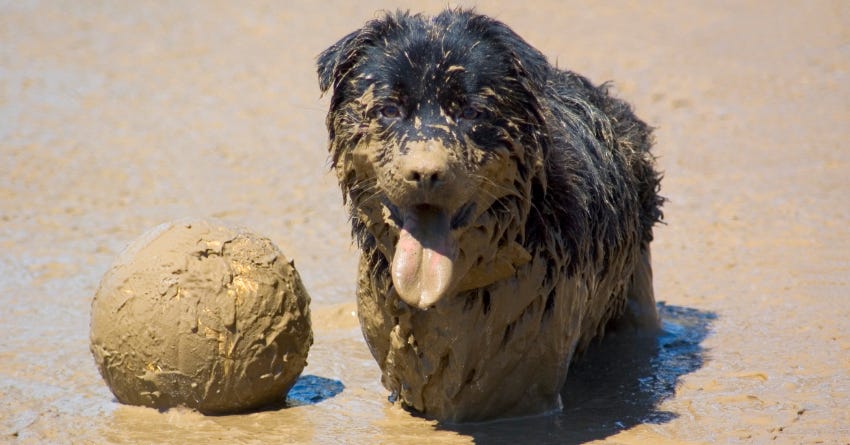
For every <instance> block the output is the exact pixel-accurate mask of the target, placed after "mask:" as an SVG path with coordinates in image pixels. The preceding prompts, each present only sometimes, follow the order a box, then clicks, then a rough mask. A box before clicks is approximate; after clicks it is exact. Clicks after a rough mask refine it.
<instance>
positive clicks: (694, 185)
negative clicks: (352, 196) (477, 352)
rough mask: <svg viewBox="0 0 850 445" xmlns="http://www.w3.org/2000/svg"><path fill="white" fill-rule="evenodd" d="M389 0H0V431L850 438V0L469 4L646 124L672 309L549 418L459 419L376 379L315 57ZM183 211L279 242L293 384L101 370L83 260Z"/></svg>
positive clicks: (90, 267)
mask: <svg viewBox="0 0 850 445" xmlns="http://www.w3.org/2000/svg"><path fill="white" fill-rule="evenodd" d="M443 3H444V2H437V1H434V2H430V1H429V2H421V3H415V2H403V4H404V6H405V7H410V8H411V9H415V10H425V11H431V12H433V11H436V10H437V9H438V8H439V7H441V6H442V5H443ZM382 7H386V5H385V4H380V3H379V2H374V1H361V2H357V3H356V4H355V3H353V2H352V3H341V2H331V3H326V4H322V5H321V6H318V5H313V4H311V3H310V2H298V3H294V2H288V3H287V4H284V2H259V1H258V2H252V3H250V4H248V5H243V6H240V7H237V6H235V3H232V2H200V1H199V2H161V3H145V4H136V3H127V2H122V3H115V4H111V3H105V4H100V3H97V4H95V3H94V2H92V3H87V4H81V3H80V2H62V1H55V2H37V1H15V2H12V1H0V274H1V275H0V276H2V278H0V295H2V296H0V301H2V310H0V325H2V326H3V328H4V329H3V331H4V335H3V336H2V338H0V442H12V443H16V442H20V443H69V442H74V443H110V442H112V443H135V442H155V443H168V442H173V443H186V442H189V441H196V442H199V443H207V442H214V441H222V442H241V443H274V442H283V443H340V442H350V443H419V442H421V441H423V440H425V439H427V440H428V441H429V442H433V443H493V442H496V443H498V442H500V441H514V440H515V439H517V438H519V439H523V440H534V441H536V442H542V443H545V442H551V443H572V442H586V441H594V440H599V441H608V442H611V443H734V442H741V443H751V442H753V443H762V442H768V441H770V442H772V443H840V444H841V443H850V426H848V425H850V323H848V320H850V295H848V294H850V260H848V258H850V256H848V253H847V252H848V247H850V229H849V228H848V227H850V198H848V197H847V190H848V189H850V180H848V179H847V171H850V150H848V148H847V143H848V140H850V129H848V125H847V122H850V106H848V104H850V87H848V86H847V85H848V81H850V72H849V71H848V70H850V7H848V5H847V3H846V2H841V1H835V2H807V3H804V4H802V3H801V4H796V5H782V4H771V6H770V7H768V6H767V5H765V4H759V3H752V4H751V3H740V2H735V3H731V4H711V5H706V4H703V3H702V2H669V3H668V2H650V3H642V4H628V5H626V4H620V3H617V4H615V5H606V4H599V5H588V4H574V5H564V4H562V2H555V1H551V2H548V1H541V2H535V3H534V4H533V5H531V4H525V3H523V4H517V3H516V2H492V3H487V4H482V5H479V9H480V10H481V11H483V12H486V13H489V14H492V15H496V16H497V17H498V18H500V19H502V20H504V21H506V22H508V23H509V24H511V25H512V26H513V27H514V28H515V29H516V30H517V31H518V32H519V33H520V34H521V35H523V36H525V37H526V38H527V39H528V40H529V41H530V42H531V43H533V44H534V45H535V46H537V47H539V48H540V49H541V50H542V51H543V52H544V53H545V54H547V55H548V56H549V57H550V58H551V59H552V60H557V61H558V63H559V65H560V66H564V67H570V68H573V69H576V70H578V71H580V72H582V73H584V74H586V75H588V76H590V77H591V78H592V79H594V80H596V81H600V82H601V81H604V80H615V81H616V87H617V91H618V94H620V95H621V96H624V97H627V98H629V100H630V101H632V102H633V103H634V104H635V107H636V109H637V112H638V114H639V115H640V116H643V117H644V118H645V119H646V120H647V121H648V122H650V123H651V124H653V125H655V126H657V127H658V130H657V139H658V144H657V153H658V154H659V156H660V160H659V162H660V165H661V167H662V168H663V169H664V170H665V171H666V176H665V181H664V192H665V194H666V196H668V197H669V199H670V202H669V203H668V205H667V206H666V208H665V214H666V219H667V222H668V224H667V225H666V226H662V227H660V228H659V229H658V231H657V236H656V238H657V239H656V242H655V245H654V247H653V259H654V262H655V278H656V295H657V297H658V299H659V300H661V301H663V302H664V304H663V306H662V307H661V313H662V316H663V317H664V319H665V332H664V334H663V335H662V336H661V337H660V338H658V339H631V340H629V339H620V338H613V339H611V340H610V341H607V342H605V343H603V344H602V345H600V346H599V347H598V348H596V350H595V351H593V352H591V353H590V354H588V355H587V356H586V357H585V358H584V359H583V360H582V361H581V362H579V363H578V364H577V365H576V367H575V368H574V369H573V372H572V375H571V376H570V381H569V383H568V386H567V388H566V390H565V394H564V399H565V409H564V412H563V414H560V415H553V416H548V417H538V418H532V419H522V420H514V421H504V422H497V423H493V424H486V425H466V426H460V427H455V426H450V425H440V424H436V423H434V422H431V421H428V420H424V419H420V418H417V417H415V416H411V415H410V414H409V413H407V412H405V411H403V410H400V409H398V408H395V407H393V406H391V405H390V404H389V403H388V402H387V401H386V393H385V391H384V390H383V388H382V387H381V385H380V383H379V381H378V378H379V371H378V368H377V365H376V364H375V363H374V361H373V360H372V358H371V356H370V354H369V352H368V350H367V348H366V346H365V344H364V342H363V340H362V338H361V336H360V333H359V328H358V326H357V322H356V317H355V316H354V315H353V314H352V311H353V304H352V303H353V288H354V277H355V270H354V269H355V254H354V251H353V250H352V248H351V247H350V244H349V242H348V233H347V232H348V230H347V228H346V221H345V214H344V212H343V210H342V206H341V200H340V198H339V192H338V190H337V188H336V184H335V182H334V178H333V177H332V175H331V174H329V173H328V172H327V162H326V159H325V156H326V154H325V138H326V135H325V133H324V129H323V120H324V111H325V108H326V106H327V101H326V99H321V98H319V94H318V87H317V85H316V79H315V77H314V69H313V66H312V62H313V57H314V56H315V55H316V54H318V53H319V52H320V51H321V50H322V49H324V48H325V47H326V46H328V45H329V44H331V43H333V42H334V41H335V40H336V39H337V38H339V37H341V36H342V35H344V34H345V33H347V32H348V31H350V30H353V29H354V28H355V27H357V26H358V25H359V24H361V23H362V21H363V20H364V19H365V18H368V17H371V16H372V14H373V11H375V10H377V9H380V8H382ZM185 216H199V217H207V216H212V217H217V218H221V219H224V220H226V221H230V222H233V223H236V224H242V225H246V226H248V227H250V228H252V229H253V230H255V231H256V232H258V233H261V234H264V235H266V236H269V237H270V238H271V239H273V240H275V242H276V243H277V244H279V245H280V246H281V248H282V249H283V251H284V253H286V255H287V256H289V257H291V258H295V260H296V265H297V267H298V270H299V272H300V273H301V275H302V278H303V280H304V283H305V286H306V287H307V288H308V290H309V291H310V294H311V296H312V298H313V314H314V329H315V345H314V346H313V348H312V349H311V351H310V357H309V365H308V367H307V368H306V369H305V376H304V378H303V379H302V380H301V382H299V385H298V386H297V387H296V389H295V391H293V393H291V394H290V399H289V400H288V401H287V402H286V404H284V405H281V406H277V407H273V408H270V409H268V410H265V411H260V412H255V413H251V414H245V415H235V416H218V417H211V416H203V415H200V414H197V413H195V412H191V411H188V410H171V411H167V412H159V411H156V410H152V409H147V408H139V407H130V406H123V405H120V404H118V403H116V402H115V401H114V399H113V397H112V395H111V393H110V392H109V390H108V389H107V388H106V386H105V384H104V383H103V381H102V380H101V379H100V377H99V376H98V374H97V370H96V368H95V365H94V361H93V359H92V357H91V355H90V354H89V351H88V329H89V306H90V303H91V298H92V296H93V294H94V290H95V288H96V285H97V282H98V280H99V279H100V277H101V276H102V275H103V273H104V272H105V271H106V269H107V268H108V266H109V263H110V262H111V261H112V260H113V259H114V258H115V256H116V255H117V254H118V253H119V252H120V251H121V249H122V248H123V247H124V246H125V245H126V244H127V243H128V242H129V241H131V240H132V239H133V238H135V237H136V236H138V235H139V234H141V233H142V232H144V231H145V230H147V229H148V228H150V227H153V226H154V225H156V224H158V223H161V222H163V221H168V220H173V219H177V218H180V217H185Z"/></svg>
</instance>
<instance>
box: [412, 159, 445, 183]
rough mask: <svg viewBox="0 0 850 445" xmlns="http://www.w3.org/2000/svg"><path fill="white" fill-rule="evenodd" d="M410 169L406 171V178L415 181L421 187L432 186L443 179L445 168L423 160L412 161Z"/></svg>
mask: <svg viewBox="0 0 850 445" xmlns="http://www.w3.org/2000/svg"><path fill="white" fill-rule="evenodd" d="M411 164H413V165H411V166H410V169H408V170H407V171H406V172H405V175H404V179H406V180H408V181H409V182H415V183H417V184H418V185H419V186H421V187H425V188H430V187H433V186H435V185H437V184H438V183H439V182H440V181H442V178H443V175H444V174H445V169H444V168H443V167H442V166H440V165H437V164H434V163H431V162H427V160H426V161H425V162H422V161H413V162H411Z"/></svg>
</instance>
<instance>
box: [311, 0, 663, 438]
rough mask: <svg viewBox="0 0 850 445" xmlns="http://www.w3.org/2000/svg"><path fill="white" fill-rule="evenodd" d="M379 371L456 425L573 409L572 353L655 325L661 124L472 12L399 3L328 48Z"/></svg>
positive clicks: (363, 303)
mask: <svg viewBox="0 0 850 445" xmlns="http://www.w3.org/2000/svg"><path fill="white" fill-rule="evenodd" d="M318 65H319V69H318V73H319V82H320V86H321V89H322V91H327V90H328V89H329V88H331V87H332V88H333V95H332V97H331V104H330V112H329V113H328V116H327V126H328V131H329V133H330V154H331V159H332V162H333V167H334V169H335V170H336V173H337V175H338V178H339V182H340V186H341V187H342V191H343V194H344V197H345V199H346V201H347V203H348V205H349V207H350V212H351V222H352V226H353V229H352V231H353V235H354V237H355V239H356V240H357V242H358V245H359V247H360V249H361V260H360V278H359V286H358V291H357V299H358V307H359V316H360V321H361V326H362V329H363V333H364V336H365V337H366V341H367V342H368V344H369V347H370V349H371V351H372V354H373V355H374V357H375V359H376V360H377V361H378V364H379V365H380V367H381V369H382V371H383V379H382V381H383V383H384V386H386V387H387V388H388V389H389V390H390V391H392V392H393V393H394V394H395V395H397V396H398V397H399V398H400V399H401V401H402V402H403V403H404V404H405V405H406V406H408V407H411V408H413V409H415V410H418V411H420V412H422V413H424V414H425V415H427V416H431V417H434V418H437V419H440V420H446V421H468V420H484V419H489V418H494V417H499V416H516V415H525V414H532V413H538V412H543V411H547V410H552V409H555V408H557V407H558V406H559V403H560V399H559V395H558V393H559V389H560V388H561V386H562V385H563V383H564V380H565V378H566V374H567V368H568V366H569V362H570V360H571V358H572V356H573V353H574V352H575V351H576V350H577V349H579V350H580V349H582V348H584V347H585V346H586V345H587V344H588V343H589V342H590V341H591V340H592V339H593V338H595V337H597V336H599V335H602V334H603V333H604V331H605V330H606V328H608V327H610V326H611V325H612V324H613V323H617V324H624V323H628V324H631V325H640V326H644V327H646V326H649V327H653V326H657V323H658V320H657V315H656V312H655V305H654V297H653V291H652V272H651V267H650V262H649V243H650V241H651V240H652V227H653V225H654V223H655V222H657V221H659V220H660V219H661V211H660V205H661V203H662V198H660V197H659V196H658V194H657V192H658V189H659V174H658V173H657V172H656V170H655V166H654V158H653V157H652V155H651V154H650V152H649V150H650V146H651V145H652V137H651V134H650V128H649V127H647V125H646V124H644V123H643V122H641V121H640V120H639V119H638V118H636V117H635V116H634V115H633V114H632V112H631V109H630V108H629V106H628V105H627V104H625V103H624V102H622V101H620V100H618V99H615V98H613V97H611V96H610V95H609V94H608V92H607V89H606V87H605V85H603V86H600V87H597V86H594V85H593V84H591V83H590V82H589V81H588V80H587V79H585V78H584V77H581V76H579V75H577V74H575V73H572V72H569V71H562V70H559V69H557V68H555V67H553V66H552V65H550V64H549V63H548V62H547V61H546V59H545V57H544V56H543V55H542V54H541V53H540V52H538V51H537V50H535V49H534V48H532V47H531V46H530V45H529V44H528V43H526V42H525V41H523V40H522V39H521V38H520V37H519V36H517V35H516V34H515V33H514V32H512V31H511V30H510V29H509V28H508V27H507V26H506V25H504V24H502V23H500V22H498V21H495V20H493V19H491V18H488V17H485V16H482V15H478V14H475V13H473V12H471V11H465V10H448V11H445V12H442V13H441V14H439V15H437V16H435V17H426V16H422V15H410V14H408V13H401V12H399V13H392V14H387V15H386V16H385V17H383V18H380V19H377V20H373V21H371V22H369V23H367V24H366V25H365V26H364V27H363V28H362V29H360V30H357V31H355V32H353V33H351V34H349V35H347V36H346V37H344V38H343V39H342V40H340V41H339V42H338V43H336V44H335V45H333V46H332V47H330V48H328V49H327V50H326V51H325V52H323V53H322V54H321V55H320V56H319V60H318Z"/></svg>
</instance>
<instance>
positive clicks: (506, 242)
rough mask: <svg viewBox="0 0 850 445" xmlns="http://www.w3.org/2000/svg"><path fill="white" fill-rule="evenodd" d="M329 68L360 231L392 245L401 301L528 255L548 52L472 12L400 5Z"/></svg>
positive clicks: (481, 279)
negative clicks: (525, 240)
mask: <svg viewBox="0 0 850 445" xmlns="http://www.w3.org/2000/svg"><path fill="white" fill-rule="evenodd" d="M318 65H319V67H318V73H319V83H320V87H321V89H322V91H323V92H325V91H327V90H328V89H331V88H332V90H333V93H332V97H331V106H330V112H329V113H328V117H327V126H328V131H329V133H330V138H331V145H330V152H331V159H332V163H333V166H334V168H335V170H336V172H337V174H338V177H339V180H340V185H341V187H342V189H343V192H344V195H346V198H347V199H348V202H349V204H350V205H351V207H352V220H353V223H354V232H355V235H356V236H357V237H358V238H359V240H360V242H361V244H370V245H374V246H375V247H377V248H378V249H380V250H381V252H382V253H383V254H384V255H385V256H386V258H387V260H388V263H389V264H390V272H391V274H392V279H393V284H394V287H395V289H396V291H397V292H398V294H399V296H400V297H401V298H402V299H403V300H404V301H406V302H407V303H409V304H411V305H414V306H418V307H421V308H427V307H428V306H430V305H432V304H434V303H435V302H436V301H437V300H439V299H440V298H441V297H443V296H445V295H446V294H449V293H452V292H456V291H458V290H462V289H464V288H467V289H468V288H471V287H475V286H476V285H481V284H488V283H485V282H492V281H494V280H495V279H498V278H501V277H498V276H497V275H499V274H504V270H503V269H505V265H504V264H502V265H501V266H500V265H499V264H497V263H498V261H497V260H496V259H495V257H496V256H499V255H501V256H502V257H504V256H505V255H507V253H506V252H513V254H512V255H513V256H514V257H517V258H520V257H524V256H527V253H526V252H525V251H522V252H519V251H518V250H517V244H516V241H517V238H521V237H522V236H524V234H523V233H522V230H523V226H524V224H523V221H524V218H525V216H526V215H527V213H528V211H529V206H530V204H529V202H530V195H531V194H532V193H533V191H532V189H533V188H535V187H537V188H539V187H541V185H540V184H539V183H538V184H536V182H538V181H542V179H541V175H540V174H539V173H540V171H541V170H542V168H543V163H544V161H543V159H544V156H545V153H544V151H545V149H546V148H545V147H546V145H547V143H546V140H545V138H546V135H545V132H544V131H542V130H541V129H542V128H543V123H542V121H543V116H542V111H541V105H540V103H539V102H538V98H539V97H540V96H541V95H542V89H543V88H545V84H546V81H545V78H546V75H547V73H546V70H547V69H548V64H547V63H546V60H545V58H544V57H543V56H542V55H541V54H540V53H539V52H538V51H536V50H535V49H533V48H532V47H531V46H529V45H528V44H527V43H525V42H524V41H523V40H522V39H521V38H520V37H519V36H517V35H516V34H514V33H513V32H512V31H511V30H510V29H509V28H508V27H507V26H505V25H504V24H502V23H500V22H498V21H495V20H493V19H490V18H488V17H485V16H481V15H477V14H475V13H473V12H471V11H461V10H452V11H445V12H443V13H441V14H439V15H437V16H435V17H425V16H421V15H410V14H408V13H401V12H398V13H394V14H386V15H385V16H384V17H383V18H380V19H376V20H373V21H371V22H369V23H367V24H366V25H365V26H364V27H363V28H362V29H359V30H357V31H355V32H352V33H351V34H349V35H347V36H345V37H344V38H343V39H342V40H340V41H339V42H337V43H336V44H334V45H333V46H331V47H330V48H328V49H327V50H326V51H324V52H323V53H322V54H321V55H320V56H319V59H318ZM511 249H513V250H511ZM520 250H521V249H520ZM508 256H510V255H508ZM515 260H516V258H515ZM494 261H495V263H494ZM518 261H519V260H517V261H514V262H515V263H516V262H518ZM526 261H527V259H526ZM500 267H501V269H500ZM507 267H508V268H510V269H511V270H512V264H510V261H509V262H508V264H507ZM476 268H477V269H476ZM500 270H501V272H500Z"/></svg>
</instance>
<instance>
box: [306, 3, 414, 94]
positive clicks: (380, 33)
mask: <svg viewBox="0 0 850 445" xmlns="http://www.w3.org/2000/svg"><path fill="white" fill-rule="evenodd" d="M409 15H410V13H409V12H407V11H396V12H395V13H390V12H386V13H385V14H384V16H383V17H381V18H377V19H374V20H371V21H369V22H368V23H366V25H364V26H363V28H361V29H358V30H357V31H354V32H352V33H350V34H348V35H347V36H345V37H343V38H342V39H340V41H339V42H336V43H334V44H333V45H332V46H331V47H330V48H328V49H326V50H324V51H323V52H322V53H321V54H319V57H318V59H317V64H318V70H317V71H318V74H319V88H320V89H321V90H322V93H325V92H327V91H328V89H329V88H330V87H331V86H333V87H334V88H336V86H337V85H339V84H340V82H341V81H342V80H343V79H344V78H345V76H346V75H347V74H348V72H349V71H351V69H352V68H354V67H355V66H357V63H358V62H359V61H360V58H361V57H362V56H363V52H364V50H366V49H367V48H368V47H369V46H371V45H373V44H374V42H376V41H378V40H379V39H383V38H384V37H385V36H386V35H387V33H389V32H390V31H391V30H392V29H396V28H398V27H400V24H401V23H402V22H403V21H404V20H406V19H407V18H408V17H409Z"/></svg>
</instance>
